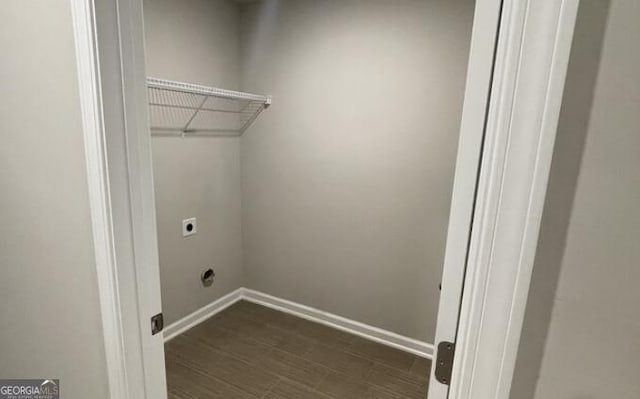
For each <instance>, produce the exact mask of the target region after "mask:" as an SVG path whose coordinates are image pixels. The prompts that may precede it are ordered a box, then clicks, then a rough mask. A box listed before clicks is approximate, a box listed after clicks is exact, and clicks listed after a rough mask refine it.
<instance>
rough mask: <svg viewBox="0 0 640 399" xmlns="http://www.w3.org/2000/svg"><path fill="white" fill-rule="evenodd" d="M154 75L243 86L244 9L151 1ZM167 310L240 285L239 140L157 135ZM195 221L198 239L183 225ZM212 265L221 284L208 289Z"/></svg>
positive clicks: (184, 308)
mask: <svg viewBox="0 0 640 399" xmlns="http://www.w3.org/2000/svg"><path fill="white" fill-rule="evenodd" d="M144 19H145V41H146V43H145V44H146V65H147V74H148V75H149V76H153V77H157V78H164V79H172V80H181V81H187V82H193V83H200V84H205V85H213V86H217V87H222V88H228V89H236V90H237V89H238V87H239V86H240V82H239V77H240V73H239V68H240V65H239V42H238V40H239V35H238V33H239V8H238V5H237V4H235V3H234V2H233V1H230V0H228V1H227V0H145V1H144ZM152 142H153V168H154V180H155V195H156V209H157V210H156V212H157V223H158V245H159V252H160V277H161V284H162V305H163V311H164V314H165V320H166V322H167V323H171V322H173V321H175V320H177V319H180V318H181V317H184V316H186V315H188V314H189V313H191V312H193V311H195V310H197V309H199V308H201V307H202V306H204V305H207V304H208V303H210V302H212V301H213V300H215V299H217V298H219V297H220V296H222V295H224V294H226V293H228V292H230V291H232V290H234V289H236V288H239V287H241V286H242V233H241V226H242V224H241V216H242V215H241V195H240V141H239V139H238V138H229V137H226V138H225V137H217V138H211V137H200V138H194V137H191V138H185V139H182V138H178V137H154V138H153V140H152ZM189 217H197V220H198V232H197V234H196V235H194V236H191V237H187V238H183V237H182V220H183V219H186V218H189ZM209 267H212V268H214V270H215V271H216V282H215V284H214V285H213V286H211V287H203V286H202V284H201V283H200V273H201V272H202V271H203V270H204V269H206V268H209Z"/></svg>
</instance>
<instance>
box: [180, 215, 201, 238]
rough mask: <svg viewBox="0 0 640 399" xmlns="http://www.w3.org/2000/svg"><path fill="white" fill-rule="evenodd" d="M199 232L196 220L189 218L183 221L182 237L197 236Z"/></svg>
mask: <svg viewBox="0 0 640 399" xmlns="http://www.w3.org/2000/svg"><path fill="white" fill-rule="evenodd" d="M197 231H198V229H197V225H196V218H189V219H185V220H183V221H182V236H183V237H188V236H192V235H194V234H196V232H197Z"/></svg>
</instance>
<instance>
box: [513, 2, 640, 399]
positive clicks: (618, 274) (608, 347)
mask: <svg viewBox="0 0 640 399" xmlns="http://www.w3.org/2000/svg"><path fill="white" fill-rule="evenodd" d="M580 7H581V8H580V12H579V19H578V26H577V31H576V38H575V39H574V47H573V49H572V54H571V60H570V67H569V74H568V79H567V86H566V89H565V90H566V93H565V98H564V101H563V109H562V114H561V120H560V125H559V130H558V135H559V136H558V143H557V145H556V149H555V153H554V161H553V167H552V172H551V185H550V188H549V194H548V198H547V203H546V207H545V213H544V216H543V228H542V232H541V234H542V236H541V238H540V244H539V248H538V253H537V260H536V265H535V269H534V280H533V282H532V290H531V293H530V297H529V304H528V308H527V314H526V319H525V330H524V335H523V337H522V342H521V347H520V352H519V355H518V356H519V360H518V367H517V369H516V375H515V379H514V389H513V391H512V395H511V397H512V399H529V398H532V397H535V398H538V399H555V398H559V399H564V398H567V399H601V398H602V399H605V398H618V399H632V398H637V397H638V394H639V392H640V380H638V376H639V375H640V318H639V316H638V310H637V306H638V303H640V291H639V290H638V288H637V284H638V281H640V267H639V265H640V246H639V245H638V236H639V235H640V212H639V211H638V204H639V203H640V175H639V174H638V171H639V170H640V156H639V151H640V112H639V110H640V51H638V42H639V41H640V25H639V24H638V22H637V21H638V19H639V18H640V3H638V2H637V1H635V0H612V1H611V2H610V5H609V2H605V1H602V2H596V1H593V2H582V3H581V6H580ZM603 34H604V35H603ZM574 191H575V193H574ZM554 239H557V241H556V243H555V244H554V243H553V240H554ZM549 309H552V311H550V310H549ZM528 361H532V362H531V363H530V364H526V363H527V362H528ZM537 365H540V367H539V369H538V370H536V367H535V366H537ZM534 389H535V394H534Z"/></svg>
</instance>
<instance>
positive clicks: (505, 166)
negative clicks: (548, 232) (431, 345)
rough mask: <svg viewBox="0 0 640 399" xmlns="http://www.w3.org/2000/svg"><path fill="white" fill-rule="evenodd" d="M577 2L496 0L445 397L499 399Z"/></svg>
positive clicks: (507, 381)
mask: <svg viewBox="0 0 640 399" xmlns="http://www.w3.org/2000/svg"><path fill="white" fill-rule="evenodd" d="M577 8H578V0H562V1H558V0H536V1H522V2H519V1H505V3H504V8H503V14H502V24H501V29H500V36H499V40H498V51H497V55H496V67H495V77H496V78H495V80H494V83H493V85H492V96H491V102H490V107H489V115H488V123H487V132H486V137H485V149H484V152H483V160H482V167H481V173H480V181H479V190H478V196H477V203H476V213H475V216H474V222H473V228H472V236H471V242H470V252H469V261H468V264H467V273H466V278H465V286H464V290H463V292H464V295H463V298H462V307H461V311H460V321H459V330H458V335H457V339H456V342H457V347H456V353H455V358H454V368H453V375H452V379H451V383H452V384H451V386H450V390H449V399H475V398H491V399H507V398H508V397H509V394H510V387H511V380H512V378H513V370H514V367H515V360H516V354H517V351H518V344H519V337H520V333H521V328H522V322H523V318H524V312H525V307H526V299H527V294H528V290H529V283H530V279H531V272H532V267H533V260H534V255H535V248H536V245H537V239H538V232H539V226H540V220H541V217H542V207H543V204H544V197H545V191H546V187H547V180H548V175H549V169H550V165H551V156H552V152H553V143H554V139H555V134H556V127H557V121H558V116H559V112H560V104H561V98H562V91H563V87H564V81H565V74H566V68H567V65H568V60H569V52H570V48H571V40H572V35H573V28H574V25H575V16H576V13H577Z"/></svg>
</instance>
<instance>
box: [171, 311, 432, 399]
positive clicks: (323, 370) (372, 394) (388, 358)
mask: <svg viewBox="0 0 640 399" xmlns="http://www.w3.org/2000/svg"><path fill="white" fill-rule="evenodd" d="M165 354H166V368H167V384H168V390H169V399H205V398H225V399H255V398H264V399H343V398H344V399H347V398H348V399H360V398H362V399H374V398H377V399H414V398H415V399H424V398H426V395H427V394H426V392H427V384H428V376H429V367H430V361H429V360H427V359H423V358H420V357H417V356H414V355H412V354H409V353H406V352H402V351H399V350H397V349H393V348H390V347H387V346H384V345H380V344H377V343H375V342H371V341H368V340H365V339H362V338H360V337H357V336H355V335H351V334H347V333H344V332H342V331H339V330H335V329H332V328H330V327H327V326H324V325H321V324H318V323H313V322H310V321H307V320H304V319H300V318H297V317H294V316H291V315H289V314H286V313H282V312H278V311H276V310H273V309H270V308H266V307H264V306H260V305H256V304H253V303H250V302H246V301H240V302H238V303H236V304H234V305H233V306H231V307H229V308H228V309H226V310H224V311H223V312H221V313H218V314H217V315H215V316H213V317H212V318H210V319H209V320H207V321H205V322H204V323H202V324H200V325H198V326H196V327H194V328H193V329H191V330H189V331H187V332H185V333H184V334H182V335H180V336H178V337H176V338H174V339H173V340H171V341H169V342H168V343H166V344H165Z"/></svg>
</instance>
